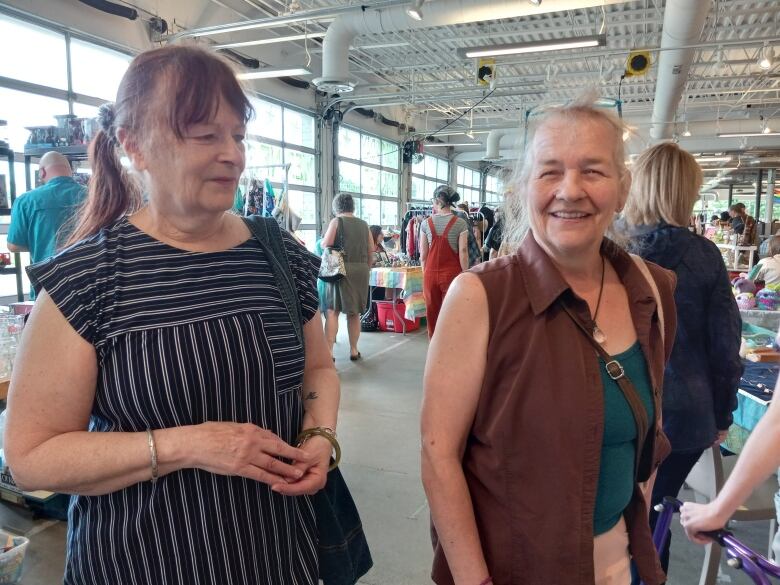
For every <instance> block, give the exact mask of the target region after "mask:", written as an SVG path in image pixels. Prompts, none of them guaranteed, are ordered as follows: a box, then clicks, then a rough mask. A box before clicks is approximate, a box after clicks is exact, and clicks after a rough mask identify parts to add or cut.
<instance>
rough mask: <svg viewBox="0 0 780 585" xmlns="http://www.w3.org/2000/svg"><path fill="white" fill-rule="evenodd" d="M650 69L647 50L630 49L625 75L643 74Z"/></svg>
mask: <svg viewBox="0 0 780 585" xmlns="http://www.w3.org/2000/svg"><path fill="white" fill-rule="evenodd" d="M649 69H650V52H649V51H631V52H630V53H629V54H628V59H627V60H626V77H632V76H639V75H644V74H645V73H647V71H648V70H649Z"/></svg>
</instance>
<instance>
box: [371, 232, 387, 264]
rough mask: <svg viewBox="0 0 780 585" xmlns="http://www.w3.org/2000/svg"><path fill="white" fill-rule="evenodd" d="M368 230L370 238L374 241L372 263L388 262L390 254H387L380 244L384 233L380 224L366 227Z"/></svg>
mask: <svg viewBox="0 0 780 585" xmlns="http://www.w3.org/2000/svg"><path fill="white" fill-rule="evenodd" d="M368 229H369V231H370V232H371V239H372V240H373V242H374V250H373V252H374V264H379V263H380V262H389V261H390V256H388V255H387V251H386V250H385V247H384V246H383V245H382V242H384V239H385V234H384V232H383V231H382V226H381V225H372V226H369V227H368Z"/></svg>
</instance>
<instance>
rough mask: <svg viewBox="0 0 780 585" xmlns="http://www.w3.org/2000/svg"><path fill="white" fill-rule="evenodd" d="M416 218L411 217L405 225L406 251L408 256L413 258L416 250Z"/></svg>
mask: <svg viewBox="0 0 780 585" xmlns="http://www.w3.org/2000/svg"><path fill="white" fill-rule="evenodd" d="M416 224H417V218H416V217H415V218H412V220H411V221H410V222H409V225H408V226H407V232H406V253H407V255H408V256H409V257H410V258H414V256H415V253H416V251H417V245H416V244H417V229H416Z"/></svg>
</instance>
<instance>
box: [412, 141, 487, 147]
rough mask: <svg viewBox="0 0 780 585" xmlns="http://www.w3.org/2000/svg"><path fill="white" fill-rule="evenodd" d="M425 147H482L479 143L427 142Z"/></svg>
mask: <svg viewBox="0 0 780 585" xmlns="http://www.w3.org/2000/svg"><path fill="white" fill-rule="evenodd" d="M424 144H425V147H426V148H428V147H430V146H482V144H480V143H479V142H425V143H424Z"/></svg>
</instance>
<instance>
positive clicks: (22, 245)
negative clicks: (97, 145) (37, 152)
mask: <svg viewBox="0 0 780 585" xmlns="http://www.w3.org/2000/svg"><path fill="white" fill-rule="evenodd" d="M38 176H39V177H40V180H41V182H42V183H43V185H42V186H40V187H38V188H37V189H33V190H32V191H28V192H27V193H25V194H24V195H22V196H21V197H19V198H18V199H17V200H16V201H14V205H13V209H12V210H11V225H10V226H9V228H8V249H9V250H10V251H11V252H30V261H31V263H32V264H37V263H38V262H42V261H44V260H46V259H47V258H50V257H52V256H54V254H56V253H57V251H58V250H59V248H60V247H61V246H62V244H63V243H64V241H65V239H66V238H67V236H68V232H69V230H70V229H72V225H71V224H72V222H73V221H74V216H75V214H76V213H77V212H78V210H79V207H80V206H81V204H82V203H83V202H84V199H85V197H86V195H87V192H86V189H85V188H84V187H82V186H81V185H79V184H78V183H76V181H74V180H73V171H72V170H71V168H70V162H68V159H67V158H65V157H64V156H63V155H61V154H60V153H59V152H47V153H46V154H44V155H43V156H42V157H41V160H40V163H39V164H38ZM30 297H31V298H33V295H32V293H31V294H30Z"/></svg>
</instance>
